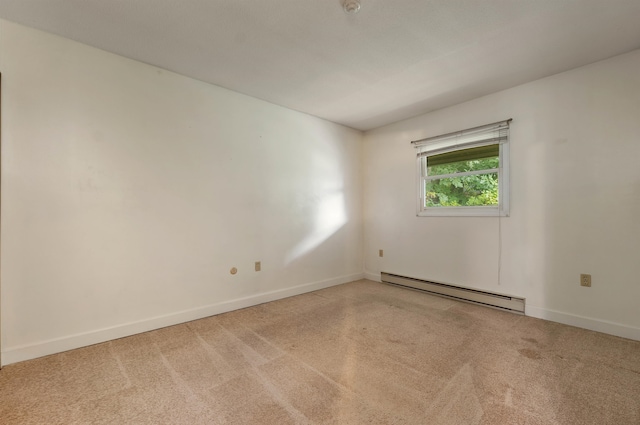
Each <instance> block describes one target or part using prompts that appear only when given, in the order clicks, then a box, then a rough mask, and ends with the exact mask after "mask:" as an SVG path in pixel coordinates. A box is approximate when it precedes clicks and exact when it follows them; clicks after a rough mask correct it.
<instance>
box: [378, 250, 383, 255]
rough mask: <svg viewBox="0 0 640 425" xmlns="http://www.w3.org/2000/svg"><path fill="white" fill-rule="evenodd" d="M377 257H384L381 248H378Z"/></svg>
mask: <svg viewBox="0 0 640 425" xmlns="http://www.w3.org/2000/svg"><path fill="white" fill-rule="evenodd" d="M378 257H384V251H383V250H381V249H380V250H378Z"/></svg>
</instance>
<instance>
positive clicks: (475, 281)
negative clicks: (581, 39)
mask: <svg viewBox="0 0 640 425" xmlns="http://www.w3.org/2000/svg"><path fill="white" fill-rule="evenodd" d="M508 118H513V122H512V126H511V129H512V130H511V216H510V217H507V218H503V219H502V222H501V227H502V240H501V242H502V270H501V273H500V283H499V282H498V256H499V245H500V240H499V237H500V236H499V227H498V226H499V221H498V220H499V219H498V218H495V217H484V218H479V217H478V218H469V217H448V218H437V217H416V201H415V197H416V176H415V152H414V149H412V147H411V146H410V144H409V142H410V141H411V140H416V139H421V138H424V137H429V136H437V135H439V134H442V133H446V132H450V131H455V130H462V129H464V128H469V127H473V126H476V125H482V124H487V123H491V122H495V121H500V120H504V119H508ZM364 149H365V151H364V168H365V171H364V189H365V194H364V197H365V198H364V199H365V201H364V212H365V269H366V271H367V275H368V276H369V277H371V278H378V279H379V272H380V271H386V272H391V273H397V274H402V275H408V276H414V277H418V278H426V279H432V280H436V281H441V282H448V283H454V284H459V285H464V286H469V287H473V288H480V289H486V290H490V291H496V292H501V293H507V294H513V295H520V296H525V297H526V298H527V301H526V302H527V314H528V315H533V316H536V317H543V318H549V319H552V320H556V321H560V322H564V323H569V324H574V325H577V326H582V327H586V328H590V329H595V330H601V331H605V332H609V333H613V334H616V335H621V336H626V337H630V338H635V339H640V304H639V303H640V278H639V276H640V256H639V255H640V215H639V214H640V164H639V161H640V50H639V51H635V52H632V53H630V54H626V55H622V56H618V57H614V58H612V59H609V60H606V61H602V62H599V63H595V64H592V65H590V66H586V67H582V68H579V69H575V70H573V71H569V72H566V73H563V74H559V75H556V76H553V77H550V78H546V79H543V80H539V81H535V82H533V83H530V84H526V85H522V86H519V87H515V88H512V89H510V90H505V91H502V92H499V93H496V94H492V95H489V96H486V97H482V98H479V99H476V100H474V101H470V102H467V103H463V104H460V105H457V106H454V107H451V108H447V109H444V110H440V111H436V112H432V113H429V114H425V115H422V116H419V117H416V118H413V119H410V120H406V121H403V122H399V123H396V124H393V125H389V126H386V127H383V128H380V129H377V130H374V131H371V132H369V133H367V134H365V144H364ZM378 249H384V253H385V256H384V257H383V258H379V257H378ZM580 273H590V274H591V275H592V277H593V286H592V287H591V288H583V287H580V286H579V274H580Z"/></svg>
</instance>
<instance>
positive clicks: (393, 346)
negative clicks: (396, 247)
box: [0, 280, 640, 425]
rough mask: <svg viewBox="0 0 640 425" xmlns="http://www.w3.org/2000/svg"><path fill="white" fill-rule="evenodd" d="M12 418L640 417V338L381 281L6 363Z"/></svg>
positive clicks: (633, 420)
mask: <svg viewBox="0 0 640 425" xmlns="http://www.w3.org/2000/svg"><path fill="white" fill-rule="evenodd" d="M0 423H1V424H4V425H8V424H277V425H280V424H456V425H459V424H580V425H584V424H598V425H601V424H616V425H623V424H640V342H637V341H630V340H625V339H622V338H617V337H613V336H609V335H604V334H599V333H596V332H591V331H586V330H582V329H578V328H573V327H569V326H564V325H560V324H557V323H552V322H546V321H543V320H538V319H532V318H528V317H524V316H518V315H514V314H509V313H504V312H500V311H496V310H492V309H489V308H484V307H479V306H475V305H470V304H464V303H459V302H455V301H451V300H447V299H443V298H438V297H433V296H430V295H426V294H422V293H418V292H414V291H410V290H405V289H400V288H396V287H392V286H387V285H384V284H380V283H374V282H370V281H364V280H363V281H358V282H353V283H349V284H346V285H340V286H336V287H333V288H329V289H325V290H322V291H317V292H313V293H309V294H305V295H300V296H297V297H292V298H288V299H284V300H280V301H276V302H272V303H269V304H263V305H260V306H256V307H252V308H247V309H244V310H239V311H235V312H232V313H227V314H223V315H219V316H215V317H210V318H207V319H202V320H198V321H194V322H190V323H186V324H182V325H178V326H173V327H170V328H165V329H161V330H157V331H153V332H148V333H145V334H140V335H136V336H132V337H128V338H123V339H120V340H116V341H111V342H107V343H104V344H99V345H95V346H91V347H87V348H82V349H78V350H73V351H70V352H66V353H61V354H56V355H52V356H48V357H44V358H41V359H36V360H31V361H28V362H23V363H18V364H13V365H9V366H6V367H5V368H3V369H2V370H1V371H0Z"/></svg>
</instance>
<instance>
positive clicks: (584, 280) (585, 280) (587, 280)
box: [580, 274, 591, 287]
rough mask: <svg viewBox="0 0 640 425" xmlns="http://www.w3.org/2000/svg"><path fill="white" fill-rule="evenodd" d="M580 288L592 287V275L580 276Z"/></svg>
mask: <svg viewBox="0 0 640 425" xmlns="http://www.w3.org/2000/svg"><path fill="white" fill-rule="evenodd" d="M580 286H588V287H591V275H590V274H581V275H580Z"/></svg>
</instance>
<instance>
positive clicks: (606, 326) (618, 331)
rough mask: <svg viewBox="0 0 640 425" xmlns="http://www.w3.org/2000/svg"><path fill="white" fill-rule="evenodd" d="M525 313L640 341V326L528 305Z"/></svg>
mask: <svg viewBox="0 0 640 425" xmlns="http://www.w3.org/2000/svg"><path fill="white" fill-rule="evenodd" d="M525 315H527V316H531V317H536V318H538V319H545V320H550V321H552V322H558V323H562V324H565V325H570V326H575V327H578V328H583V329H589V330H591V331H596V332H602V333H606V334H609V335H615V336H619V337H622V338H628V339H633V340H636V341H640V328H634V327H632V326H627V325H622V324H620V323H615V322H609V321H606V320H598V319H592V318H589V317H583V316H576V315H573V314H569V313H563V312H561V311H555V310H549V309H545V308H540V307H534V306H531V305H527V306H526V307H525Z"/></svg>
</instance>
